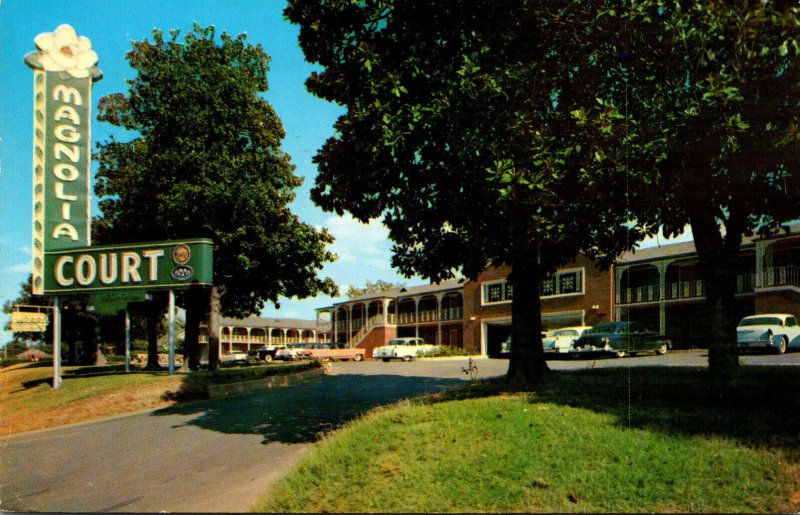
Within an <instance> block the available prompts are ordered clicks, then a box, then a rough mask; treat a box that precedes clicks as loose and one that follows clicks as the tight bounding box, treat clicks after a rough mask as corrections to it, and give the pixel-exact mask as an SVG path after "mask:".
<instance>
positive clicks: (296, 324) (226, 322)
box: [219, 316, 330, 331]
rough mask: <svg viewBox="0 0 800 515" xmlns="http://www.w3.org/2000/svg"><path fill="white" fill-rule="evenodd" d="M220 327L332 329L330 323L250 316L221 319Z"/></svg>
mask: <svg viewBox="0 0 800 515" xmlns="http://www.w3.org/2000/svg"><path fill="white" fill-rule="evenodd" d="M219 325H221V326H228V327H261V328H267V327H271V328H274V329H309V330H311V329H313V330H316V331H319V330H327V329H330V323H328V322H322V321H320V323H319V324H317V321H316V320H304V319H298V318H266V317H258V316H249V317H247V318H228V317H221V318H220V319H219Z"/></svg>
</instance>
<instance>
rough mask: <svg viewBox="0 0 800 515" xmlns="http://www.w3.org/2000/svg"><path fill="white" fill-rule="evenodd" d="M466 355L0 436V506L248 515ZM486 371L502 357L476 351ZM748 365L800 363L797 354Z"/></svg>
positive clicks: (436, 382)
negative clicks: (326, 447)
mask: <svg viewBox="0 0 800 515" xmlns="http://www.w3.org/2000/svg"><path fill="white" fill-rule="evenodd" d="M467 363H468V362H467V360H463V359H459V360H453V359H443V360H421V361H417V362H411V363H403V362H390V363H383V362H379V361H364V362H361V363H352V362H347V363H335V364H333V366H332V374H331V375H329V376H325V377H322V378H319V379H316V380H312V381H309V382H307V383H303V384H300V385H297V386H293V387H288V388H280V389H274V390H268V391H262V392H254V393H250V394H245V395H240V396H236V397H231V398H228V399H216V400H210V401H203V402H197V403H192V404H188V405H183V406H180V407H176V408H170V409H165V410H158V411H155V412H148V413H142V414H136V415H129V416H124V417H118V418H114V419H109V420H104V421H100V422H93V423H87V424H81V425H76V426H71V427H67V428H61V429H53V430H46V431H37V432H31V433H24V434H21V435H16V436H12V437H7V438H3V439H2V440H0V510H4V511H37V512H97V511H99V512H114V511H124V512H159V511H166V512H242V511H247V510H248V509H249V508H250V506H251V505H252V503H253V502H254V501H255V500H256V498H257V497H258V496H259V495H260V494H262V493H263V492H264V491H266V490H267V488H268V487H269V486H270V485H271V484H272V483H274V482H275V481H276V480H277V479H279V478H280V477H282V476H283V475H284V474H285V473H286V472H287V471H288V470H289V468H290V467H291V466H292V465H293V464H294V463H295V462H296V461H297V459H298V458H299V457H300V456H302V455H303V453H304V452H306V451H307V450H308V449H309V447H310V445H311V444H312V443H313V442H315V441H316V440H317V439H318V435H319V434H320V433H321V432H324V431H328V430H331V429H334V428H336V427H338V426H340V425H341V424H343V423H345V422H347V421H348V420H351V419H353V418H354V417H356V416H357V415H358V414H359V413H362V412H364V411H366V410H368V409H370V408H372V407H374V406H376V405H378V404H387V403H392V402H395V401H397V400H400V399H402V398H406V397H409V396H413V395H417V394H420V393H423V392H430V391H435V390H438V389H441V388H447V387H450V386H453V385H456V384H459V383H462V382H463V381H466V380H467V379H468V376H467V374H466V373H465V372H464V370H463V369H464V368H466V366H467ZM473 363H474V365H475V366H476V367H477V373H478V375H479V376H480V377H488V376H494V375H501V374H504V373H505V372H506V370H507V367H508V362H507V361H506V360H503V359H485V358H484V359H476V360H474V362H473ZM742 363H743V364H782V365H800V352H795V353H788V354H786V355H784V356H745V357H743V358H742ZM549 364H550V367H551V368H552V369H554V370H559V369H575V368H588V367H607V366H646V365H664V366H667V365H670V366H693V365H697V366H704V365H706V364H707V357H706V354H705V353H704V352H676V353H671V354H669V355H667V356H663V357H656V356H643V357H633V358H623V359H613V358H612V359H580V360H572V359H558V358H555V359H552V360H550V361H549Z"/></svg>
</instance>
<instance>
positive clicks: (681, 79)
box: [587, 0, 800, 376]
mask: <svg viewBox="0 0 800 515" xmlns="http://www.w3.org/2000/svg"><path fill="white" fill-rule="evenodd" d="M604 7H606V8H605V9H598V14H597V20H596V24H595V25H596V27H598V28H597V33H596V38H595V41H594V46H595V48H594V50H593V53H592V62H593V63H594V64H595V65H597V67H598V74H599V75H602V76H603V77H606V79H607V80H606V81H604V82H603V83H601V84H600V86H602V87H601V89H599V90H598V92H597V96H598V97H600V98H603V99H605V101H606V102H607V103H608V105H613V106H614V108H615V110H616V111H617V114H618V115H619V117H621V118H622V119H624V120H625V121H626V123H625V126H624V129H625V130H624V131H622V132H619V133H618V135H619V136H626V135H631V134H635V135H636V138H637V145H638V147H639V148H640V149H641V148H644V147H647V148H648V151H649V152H648V154H649V157H650V159H649V160H644V161H638V162H636V163H635V164H634V166H636V167H639V172H641V173H642V175H640V177H646V178H647V181H646V184H643V183H641V182H639V181H638V180H637V179H634V180H633V181H632V182H631V184H632V185H633V187H632V190H633V191H634V192H637V193H640V194H643V198H640V199H639V200H640V202H634V204H633V205H635V206H636V207H635V208H634V211H636V213H635V214H636V215H637V216H638V217H639V218H640V219H641V220H650V221H652V222H653V223H656V224H659V225H662V226H663V227H664V228H665V233H666V234H667V235H675V234H678V233H680V232H682V231H683V229H684V226H686V225H687V224H688V225H689V226H690V227H691V229H692V234H693V237H694V242H695V246H696V249H697V254H698V258H699V264H700V273H701V277H702V278H703V279H704V281H705V286H706V290H705V293H706V297H707V301H708V312H709V314H710V335H711V338H710V340H709V367H710V368H711V369H712V370H713V371H714V372H715V373H717V374H720V375H722V376H727V375H729V374H730V373H731V371H732V370H734V369H735V368H736V367H737V366H738V364H739V361H738V356H737V348H736V325H737V321H738V313H737V309H736V300H735V293H736V284H737V281H736V276H737V273H738V272H739V268H740V267H739V264H738V261H739V249H740V246H741V243H742V238H743V236H749V235H752V234H754V233H756V232H761V231H770V230H774V229H775V228H777V227H778V226H779V225H780V224H781V223H784V222H787V221H789V220H792V219H796V218H797V217H799V216H800V166H799V165H800V160H799V159H798V158H799V157H800V153H798V148H800V147H798V144H799V143H800V131H798V121H800V119H799V117H798V114H799V113H800V110H799V108H800V55H799V54H798V41H800V17H799V16H798V6H797V2H788V1H773V0H763V1H761V0H751V1H741V2H691V1H663V0H644V1H638V2H632V3H629V4H628V3H625V4H623V5H622V6H620V5H619V4H618V3H616V2H605V6H604ZM590 119H592V117H588V118H587V122H588V121H589V120H590ZM597 126H599V127H601V128H603V129H604V130H606V131H607V130H608V127H607V125H606V124H605V123H604V122H599V123H598V124H597Z"/></svg>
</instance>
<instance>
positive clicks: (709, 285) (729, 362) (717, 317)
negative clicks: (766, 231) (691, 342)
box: [690, 212, 742, 379]
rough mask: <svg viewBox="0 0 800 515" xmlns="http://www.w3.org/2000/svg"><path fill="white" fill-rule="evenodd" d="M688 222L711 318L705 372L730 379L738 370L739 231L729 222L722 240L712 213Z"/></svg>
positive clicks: (740, 233)
mask: <svg viewBox="0 0 800 515" xmlns="http://www.w3.org/2000/svg"><path fill="white" fill-rule="evenodd" d="M731 218H733V216H731ZM690 219H691V227H692V234H693V236H694V242H695V248H696V249H697V256H698V258H699V262H700V274H701V276H702V278H703V280H704V281H705V290H706V291H705V295H706V306H707V307H708V310H709V315H710V319H709V324H710V326H709V330H710V340H709V342H708V369H709V371H710V372H711V374H712V375H713V376H714V377H717V378H720V379H729V378H730V377H731V376H732V375H733V372H734V371H735V370H736V369H737V368H738V367H739V352H738V348H737V343H736V326H737V324H738V322H739V316H738V310H737V308H736V275H737V269H738V266H737V264H738V258H739V247H740V246H741V242H742V230H741V227H739V226H738V224H736V223H733V222H731V221H730V220H729V222H728V224H726V229H727V231H726V234H725V236H724V237H723V236H722V235H721V234H720V231H719V228H718V227H717V224H716V221H715V219H714V217H713V215H712V214H711V213H709V212H700V213H693V214H692V216H691V218H690Z"/></svg>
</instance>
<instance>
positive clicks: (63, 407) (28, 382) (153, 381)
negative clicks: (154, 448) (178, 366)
mask: <svg viewBox="0 0 800 515" xmlns="http://www.w3.org/2000/svg"><path fill="white" fill-rule="evenodd" d="M79 369H81V367H64V368H63V372H62V377H63V378H64V379H63V382H62V384H61V387H60V388H58V389H56V390H54V389H53V388H52V387H51V385H50V381H51V380H52V377H53V368H52V366H27V365H22V366H19V365H17V366H14V367H9V368H7V369H3V370H2V371H0V435H6V434H12V433H18V432H21V431H30V430H34V429H43V428H48V427H57V426H61V425H65V424H71V423H74V422H83V421H86V420H92V419H96V418H101V417H106V416H112V415H119V414H123V413H130V412H135V411H141V410H145V409H154V408H159V407H163V406H167V405H170V404H173V403H174V401H170V400H167V399H165V398H164V397H163V396H164V393H165V392H168V391H173V390H177V389H178V388H179V386H180V384H181V379H182V378H180V377H176V376H169V375H168V374H167V373H166V372H154V373H143V372H136V373H130V374H123V373H114V374H106V375H86V376H80V375H79V376H73V377H70V376H69V374H70V373H71V372H74V371H76V370H79ZM84 370H85V368H84Z"/></svg>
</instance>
